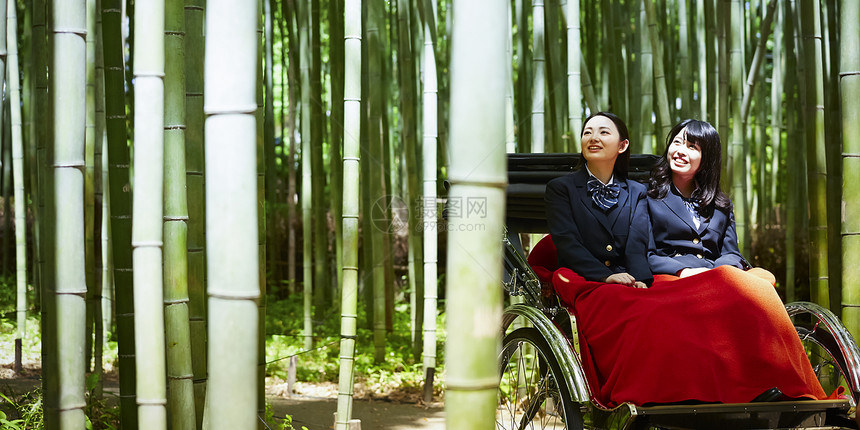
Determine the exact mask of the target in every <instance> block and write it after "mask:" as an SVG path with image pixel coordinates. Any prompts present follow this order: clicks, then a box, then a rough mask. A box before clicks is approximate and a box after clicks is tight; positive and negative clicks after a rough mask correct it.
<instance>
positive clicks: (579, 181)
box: [573, 167, 612, 232]
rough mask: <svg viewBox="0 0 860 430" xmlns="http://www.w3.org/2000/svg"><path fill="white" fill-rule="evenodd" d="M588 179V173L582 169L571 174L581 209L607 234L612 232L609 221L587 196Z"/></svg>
mask: <svg viewBox="0 0 860 430" xmlns="http://www.w3.org/2000/svg"><path fill="white" fill-rule="evenodd" d="M588 178H589V175H588V172H587V171H586V170H585V168H584V167H583V168H582V169H579V170H578V171H576V172H575V173H574V174H573V182H574V184H575V185H576V190H577V192H578V193H579V201H580V202H581V203H582V206H583V209H585V211H586V212H587V213H588V214H590V215H591V216H592V217H593V218H594V219H596V220H597V222H599V223H600V225H602V226H603V228H604V229H606V231H607V232H612V229H611V228H610V226H611V224H610V222H609V219H607V217H606V214H605V213H603V212H602V211H601V210H600V209H597V208H595V207H594V202H593V201H592V200H591V196H590V195H588V187H586V183H587V182H588Z"/></svg>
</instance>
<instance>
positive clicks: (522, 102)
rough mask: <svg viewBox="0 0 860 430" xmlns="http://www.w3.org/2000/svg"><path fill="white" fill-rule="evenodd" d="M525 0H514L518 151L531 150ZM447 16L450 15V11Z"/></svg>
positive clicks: (530, 87)
mask: <svg viewBox="0 0 860 430" xmlns="http://www.w3.org/2000/svg"><path fill="white" fill-rule="evenodd" d="M526 1H527V0H514V4H515V13H516V17H515V21H516V26H517V82H516V89H517V92H516V93H515V94H514V97H515V98H516V103H517V117H516V122H517V125H518V127H517V143H518V144H519V145H518V149H519V151H520V152H532V150H531V135H532V134H531V100H532V94H531V91H532V86H531V85H529V84H530V83H531V82H532V75H533V72H532V70H531V68H530V67H529V66H531V65H532V61H531V50H530V49H529V41H530V37H529V30H528V29H529V25H528V19H529V18H528V17H529V14H528V13H527V12H526V8H527V7H528V6H527V3H526ZM446 10H447V9H446ZM448 16H450V13H449V14H448ZM446 28H447V27H446ZM443 104H444V103H443ZM443 111H444V109H443ZM443 157H447V154H446V153H443Z"/></svg>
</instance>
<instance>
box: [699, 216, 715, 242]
mask: <svg viewBox="0 0 860 430" xmlns="http://www.w3.org/2000/svg"><path fill="white" fill-rule="evenodd" d="M715 210H716V209H715ZM713 218H714V215H713V214H711V216H709V217H707V218H699V219H700V220H701V221H702V222H701V223H699V228H697V229H696V232H697V233H699V237H702V233H704V232H705V230H707V229H708V225H709V224H711V219H713Z"/></svg>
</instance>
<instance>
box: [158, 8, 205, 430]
mask: <svg viewBox="0 0 860 430" xmlns="http://www.w3.org/2000/svg"><path fill="white" fill-rule="evenodd" d="M184 48H185V8H184V0H166V1H165V23H164V50H165V55H166V58H165V74H164V93H165V98H164V125H163V130H164V132H163V133H164V137H163V139H164V215H163V217H164V223H163V237H164V252H163V254H164V255H163V257H164V263H163V264H164V272H163V273H164V275H163V276H164V295H163V301H164V318H165V326H166V328H167V331H166V339H165V340H166V342H167V351H166V352H167V378H168V394H169V397H168V402H169V403H168V409H169V416H170V428H172V429H177V430H180V429H181V430H194V429H196V428H197V422H196V418H197V417H196V414H195V405H194V372H193V369H192V364H191V328H190V327H189V310H188V302H189V297H188V197H187V193H186V189H187V181H186V163H185V153H186V149H185V130H186V128H187V126H186V112H185V96H186V89H185V59H184V56H185V49H184ZM192 55H194V54H192Z"/></svg>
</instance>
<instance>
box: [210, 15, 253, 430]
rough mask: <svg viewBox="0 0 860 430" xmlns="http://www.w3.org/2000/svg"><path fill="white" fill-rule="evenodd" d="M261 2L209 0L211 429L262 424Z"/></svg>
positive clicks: (248, 427) (241, 427)
mask: <svg viewBox="0 0 860 430" xmlns="http://www.w3.org/2000/svg"><path fill="white" fill-rule="evenodd" d="M258 11H259V10H258V5H257V3H256V2H244V3H241V4H239V3H236V2H232V1H219V0H210V1H209V2H207V14H206V33H205V34H206V38H207V43H206V57H205V58H206V60H205V61H206V63H205V79H204V82H205V83H204V93H205V95H206V97H205V100H206V102H205V106H204V110H205V112H206V114H207V115H208V117H207V118H206V122H205V137H204V139H205V144H206V149H205V158H206V166H205V170H206V171H207V172H217V173H215V174H211V175H209V176H207V177H206V245H207V246H206V249H207V256H208V265H207V268H208V279H209V288H208V295H209V301H208V304H209V310H210V312H211V314H212V315H217V316H218V317H217V318H212V319H210V320H209V371H210V372H209V375H210V376H209V382H208V384H209V390H208V392H209V397H208V398H207V404H208V409H209V416H210V417H211V418H210V420H209V423H210V428H211V429H213V430H219V429H252V428H254V427H256V425H257V417H256V409H257V392H258V388H257V384H258V378H257V374H258V365H257V363H258V345H257V343H258V341H259V334H258V333H257V330H258V329H259V322H258V317H259V310H258V306H257V301H258V300H259V299H260V279H259V278H260V272H259V270H260V265H259V253H258V252H259V231H258V229H257V222H258V211H257V192H256V190H257V189H258V185H257V184H258V179H257V168H256V167H257V156H256V153H257V151H256V148H255V137H256V135H257V125H256V122H257V121H256V118H255V112H256V110H257V101H256V97H255V92H256V91H255V89H256V82H257V74H258V69H257V67H255V65H256V64H257V63H258V62H259V61H260V58H259V57H258V52H259V51H258V49H257V46H258V43H259V34H258V33H257V31H256V30H257V19H258V16H259V13H258Z"/></svg>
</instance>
